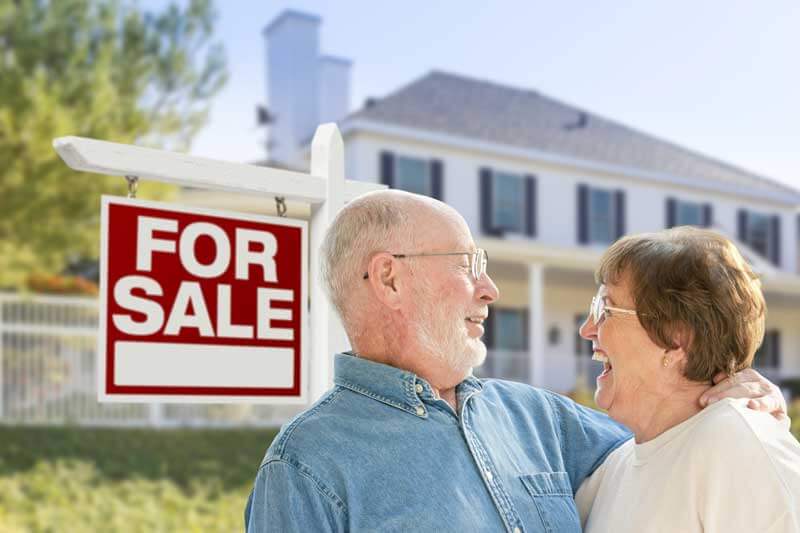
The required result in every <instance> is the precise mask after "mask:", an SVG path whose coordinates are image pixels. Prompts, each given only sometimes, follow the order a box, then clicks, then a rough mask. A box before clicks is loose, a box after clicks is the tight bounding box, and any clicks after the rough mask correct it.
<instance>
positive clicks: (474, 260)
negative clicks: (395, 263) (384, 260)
mask: <svg viewBox="0 0 800 533" xmlns="http://www.w3.org/2000/svg"><path fill="white" fill-rule="evenodd" d="M446 255H466V256H468V257H469V269H470V271H471V272H472V277H473V278H474V279H475V281H478V280H479V279H481V276H483V275H484V274H486V266H487V265H488V264H489V254H487V253H486V250H484V249H483V248H478V249H477V250H475V251H474V252H445V253H431V254H392V257H394V258H396V259H405V258H406V257H442V256H446ZM364 279H369V273H367V272H364Z"/></svg>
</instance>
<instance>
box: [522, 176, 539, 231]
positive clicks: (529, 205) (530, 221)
mask: <svg viewBox="0 0 800 533" xmlns="http://www.w3.org/2000/svg"><path fill="white" fill-rule="evenodd" d="M536 192H537V191H536V176H525V198H526V199H527V201H526V204H525V208H526V209H525V215H526V218H525V233H527V234H528V235H530V236H531V237H535V236H536V211H537V205H536Z"/></svg>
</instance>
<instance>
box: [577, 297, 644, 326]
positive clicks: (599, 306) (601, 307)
mask: <svg viewBox="0 0 800 533" xmlns="http://www.w3.org/2000/svg"><path fill="white" fill-rule="evenodd" d="M614 313H620V314H622V315H630V316H636V315H637V313H636V311H634V310H632V309H622V308H620V307H611V306H610V305H606V298H605V296H603V295H601V294H600V293H598V294H597V296H595V297H594V298H592V305H591V306H589V316H590V317H592V321H593V322H594V325H595V326H599V325H600V324H602V323H603V321H604V320H605V319H606V318H610V317H612V316H614Z"/></svg>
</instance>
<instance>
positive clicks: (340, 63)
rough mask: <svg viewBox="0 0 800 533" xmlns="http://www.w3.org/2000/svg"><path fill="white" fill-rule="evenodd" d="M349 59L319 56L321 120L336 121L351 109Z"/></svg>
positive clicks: (322, 121)
mask: <svg viewBox="0 0 800 533" xmlns="http://www.w3.org/2000/svg"><path fill="white" fill-rule="evenodd" d="M350 65H352V62H351V61H350V60H349V59H342V58H339V57H333V56H322V57H321V58H319V93H318V94H319V122H320V124H323V123H325V122H336V121H337V120H339V119H341V118H342V117H344V116H345V115H346V114H347V112H348V111H349V110H350Z"/></svg>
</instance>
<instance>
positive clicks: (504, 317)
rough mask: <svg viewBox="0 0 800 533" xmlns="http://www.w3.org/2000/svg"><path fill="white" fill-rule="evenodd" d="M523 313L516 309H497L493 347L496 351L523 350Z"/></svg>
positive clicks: (524, 315) (524, 347)
mask: <svg viewBox="0 0 800 533" xmlns="http://www.w3.org/2000/svg"><path fill="white" fill-rule="evenodd" d="M526 315H527V313H526V312H525V311H521V310H516V309H497V310H495V317H494V335H492V337H493V338H494V347H495V348H496V349H498V350H515V351H516V350H525V349H526V348H527V339H526V338H525V337H526V335H525V330H526V329H527V327H526V326H527V325H526V324H525V322H526V320H527V317H526Z"/></svg>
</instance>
